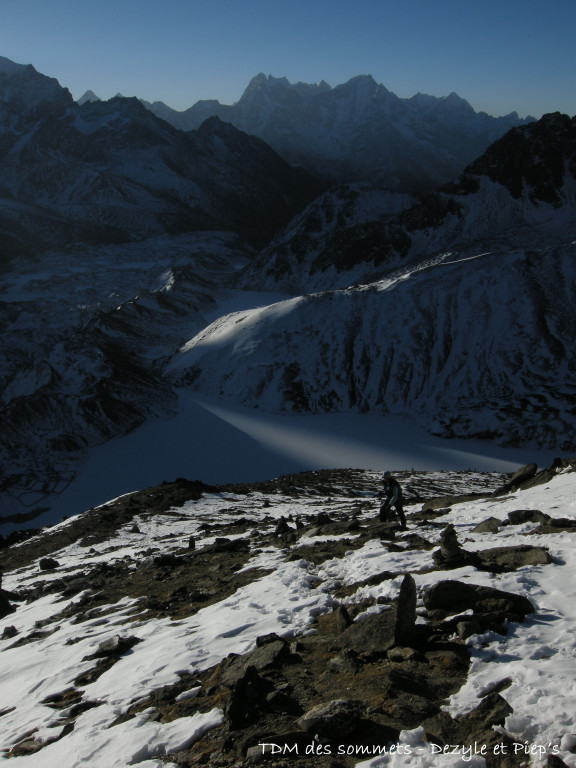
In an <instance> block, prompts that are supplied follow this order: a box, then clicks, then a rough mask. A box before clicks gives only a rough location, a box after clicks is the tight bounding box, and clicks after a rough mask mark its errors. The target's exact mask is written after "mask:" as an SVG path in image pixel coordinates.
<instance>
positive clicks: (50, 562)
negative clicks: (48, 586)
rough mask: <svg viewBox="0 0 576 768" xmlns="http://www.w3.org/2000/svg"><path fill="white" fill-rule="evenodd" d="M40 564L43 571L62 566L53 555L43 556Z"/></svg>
mask: <svg viewBox="0 0 576 768" xmlns="http://www.w3.org/2000/svg"><path fill="white" fill-rule="evenodd" d="M39 565H40V570H41V571H53V570H54V569H55V568H59V567H60V563H59V562H58V560H55V559H54V558H53V557H43V558H42V559H41V560H40V563H39Z"/></svg>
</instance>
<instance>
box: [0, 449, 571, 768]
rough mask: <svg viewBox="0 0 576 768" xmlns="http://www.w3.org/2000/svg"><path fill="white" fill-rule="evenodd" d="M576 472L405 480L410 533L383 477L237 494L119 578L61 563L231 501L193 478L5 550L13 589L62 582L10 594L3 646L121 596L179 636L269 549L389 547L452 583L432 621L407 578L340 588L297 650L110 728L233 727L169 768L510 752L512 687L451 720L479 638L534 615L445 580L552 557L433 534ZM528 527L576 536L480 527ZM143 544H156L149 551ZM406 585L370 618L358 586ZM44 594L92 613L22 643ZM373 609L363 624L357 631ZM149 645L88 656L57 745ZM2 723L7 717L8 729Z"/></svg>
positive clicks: (19, 537)
mask: <svg viewBox="0 0 576 768" xmlns="http://www.w3.org/2000/svg"><path fill="white" fill-rule="evenodd" d="M570 466H576V462H575V461H572V463H571V462H569V461H558V462H557V463H556V464H555V466H553V467H551V468H549V469H548V470H544V471H543V472H536V467H535V466H531V467H528V468H524V470H523V471H522V472H521V473H517V475H516V476H514V477H510V476H507V475H500V474H478V473H465V472H464V473H430V474H427V473H415V474H414V475H412V474H411V473H408V472H406V473H399V475H398V477H399V480H400V481H401V483H402V485H403V487H404V489H405V494H406V502H407V511H408V515H407V521H408V531H406V532H404V531H400V529H399V526H398V524H397V523H396V521H394V520H392V521H389V522H380V520H379V517H378V507H379V502H378V491H379V477H378V475H376V474H375V473H370V472H363V471H355V470H334V471H321V472H310V473H302V474H299V475H292V476H288V477H283V478H279V479H277V480H274V481H270V482H266V483H254V484H250V485H242V486H226V487H225V491H226V493H227V494H231V493H233V494H236V495H237V496H238V497H239V498H240V499H241V501H240V502H237V503H235V505H234V507H233V509H220V510H219V511H218V512H217V513H215V514H214V515H213V516H212V517H211V518H210V519H208V518H206V519H205V522H203V524H202V526H200V530H196V531H195V534H194V535H193V536H192V535H191V536H190V537H189V538H188V539H187V540H186V541H183V540H182V537H179V538H176V537H175V535H171V534H168V535H166V536H165V537H164V540H160V539H156V540H154V541H153V542H152V543H151V546H143V548H142V550H140V551H138V553H137V555H136V556H134V557H125V558H124V559H122V560H117V559H114V557H113V551H110V558H109V562H99V563H98V564H96V565H92V566H90V565H87V566H86V567H85V568H83V569H82V570H81V571H78V570H77V569H76V570H74V571H73V572H65V570H63V569H62V567H61V564H60V563H59V562H58V560H57V559H56V557H55V555H57V553H58V552H60V551H62V549H63V548H65V547H66V546H68V545H70V544H72V543H78V544H80V545H81V546H82V547H85V548H86V552H87V553H90V552H91V551H93V548H94V547H96V546H97V545H99V544H101V543H102V542H107V541H113V539H114V535H115V533H116V532H117V531H118V530H120V529H121V528H124V529H126V528H128V529H130V531H131V533H132V534H134V536H135V537H138V535H139V533H140V528H139V525H140V526H142V521H146V520H149V519H152V518H161V517H175V518H177V517H178V515H179V512H178V510H179V508H180V507H182V505H183V504H184V503H186V502H188V501H190V500H193V499H199V498H201V496H202V495H203V494H207V493H218V492H219V491H222V490H223V489H222V488H217V487H208V486H205V485H203V484H202V483H200V482H191V481H187V480H182V479H180V480H177V481H175V482H173V483H164V484H163V485H161V486H158V487H156V488H151V489H146V490H145V491H141V492H138V493H134V494H129V495H127V496H124V497H121V498H119V499H117V500H115V501H112V502H110V503H109V504H106V505H104V506H103V507H99V508H97V509H94V510H90V511H88V512H86V513H85V514H83V515H80V516H78V517H77V518H74V519H73V520H72V521H70V523H69V524H68V525H67V526H65V527H56V528H55V529H54V530H51V529H46V530H44V531H42V532H41V533H40V534H39V535H33V536H32V535H31V534H25V533H20V534H13V535H12V536H11V537H10V538H9V539H5V540H3V541H2V545H3V546H2V550H1V552H0V555H1V557H0V562H1V563H2V566H3V569H4V571H5V573H10V572H14V571H17V570H19V569H23V568H25V567H26V566H28V565H30V564H31V563H35V562H37V563H38V568H39V571H40V572H42V573H43V574H45V575H48V574H49V575H50V578H49V579H46V578H40V575H39V576H38V578H37V579H36V580H30V579H28V580H27V581H26V583H25V584H23V586H22V588H21V589H20V590H19V591H18V592H16V593H14V592H12V593H11V592H6V591H2V592H1V595H0V614H1V615H2V617H3V634H2V640H3V645H4V647H7V643H8V642H10V646H13V645H24V644H28V643H34V642H38V641H39V640H42V638H44V637H46V636H47V635H49V634H50V633H51V632H52V631H54V630H53V628H52V627H53V625H54V624H55V622H57V621H59V620H62V618H63V617H64V616H66V617H67V618H68V619H70V620H72V621H74V622H77V623H78V624H79V625H81V624H82V622H83V621H84V620H86V619H87V618H88V617H90V618H93V617H97V616H101V615H105V614H106V612H107V611H109V610H110V606H111V605H113V604H115V603H116V602H117V601H118V600H120V599H122V598H125V597H129V598H132V599H134V600H136V601H137V605H138V617H139V618H140V619H141V618H142V615H145V616H149V617H151V618H152V617H169V618H171V619H172V620H174V621H178V620H181V619H184V618H185V617H188V616H190V615H192V614H195V613H197V612H198V611H199V610H200V609H202V608H204V607H206V606H209V605H211V604H215V603H218V602H219V601H221V600H223V599H224V598H226V597H227V596H230V595H232V594H234V593H235V591H236V590H238V589H239V588H240V587H242V586H244V585H246V584H247V583H249V582H250V581H252V580H256V579H258V578H260V577H261V576H262V575H263V574H264V573H265V570H263V568H262V567H254V568H250V569H246V568H245V566H246V564H247V563H248V562H249V561H250V560H251V559H252V558H253V557H254V555H255V554H257V553H258V552H259V551H260V550H262V549H264V548H266V547H275V548H278V549H279V550H280V551H281V552H282V554H283V556H284V558H285V561H286V562H287V563H288V562H290V561H293V560H301V559H304V560H307V561H309V562H311V563H314V564H316V565H319V564H321V563H324V562H327V561H330V560H331V559H333V558H343V557H345V554H346V553H347V552H350V551H351V550H355V549H359V548H361V547H363V546H364V545H366V543H367V542H370V541H371V540H376V541H380V542H384V543H385V544H386V546H387V547H388V550H389V551H390V552H394V551H400V550H402V551H407V550H419V551H422V550H426V551H429V552H430V558H429V560H428V565H427V568H429V569H430V570H434V569H438V570H442V571H447V575H446V578H445V579H443V580H441V581H439V582H438V583H436V584H435V585H434V586H433V587H431V588H429V589H428V590H427V591H426V593H425V594H424V595H423V596H421V597H422V599H423V608H419V609H418V610H417V594H416V587H415V583H414V579H413V577H412V575H411V574H410V573H408V572H407V573H405V574H399V573H398V572H394V571H383V572H381V573H378V574H375V575H372V576H371V577H370V578H369V579H367V580H365V582H357V583H353V584H345V585H344V584H341V583H340V584H339V583H333V584H330V585H327V588H329V589H330V594H331V598H332V605H333V610H332V611H331V612H329V613H323V614H322V615H319V616H318V617H317V618H316V620H315V623H314V624H313V625H312V626H311V627H308V629H307V630H306V631H305V632H304V633H302V634H301V635H300V636H291V637H289V638H287V637H281V636H279V635H277V634H274V633H273V634H270V635H266V636H261V637H258V639H257V641H256V646H255V647H254V648H253V649H252V650H250V651H249V652H248V653H245V654H240V655H239V654H231V655H229V656H228V657H226V658H224V659H223V660H222V661H221V662H220V663H219V664H217V665H215V666H212V667H210V668H209V669H204V670H202V671H200V672H196V671H191V672H188V673H186V672H183V673H182V674H181V675H180V679H179V681H178V682H176V683H174V684H173V685H168V686H162V687H160V688H157V689H156V690H153V691H152V692H151V693H150V694H149V695H148V696H147V697H146V698H145V699H140V700H138V701H136V702H134V703H132V704H131V705H130V706H129V707H127V708H126V711H125V712H123V713H122V714H121V715H120V716H119V717H118V720H117V722H116V723H115V725H120V724H121V723H122V722H126V721H128V720H130V719H131V718H134V717H136V716H137V715H138V714H141V713H142V712H144V711H150V712H151V715H150V717H151V718H153V719H155V720H157V721H159V722H165V723H167V722H170V721H173V720H175V719H177V718H182V717H186V716H190V715H193V714H195V713H198V712H209V711H211V710H213V709H214V708H219V709H221V710H222V711H223V712H224V714H225V718H224V722H223V724H222V725H220V726H219V727H216V728H213V729H211V730H209V731H207V732H206V733H205V734H204V735H203V736H202V737H201V738H200V739H199V740H198V741H196V742H195V743H194V744H193V745H191V746H189V747H187V748H185V749H182V750H180V751H178V752H172V753H170V752H169V753H167V754H165V755H163V756H162V759H163V760H164V761H165V762H166V763H167V764H171V763H175V764H177V765H179V766H182V767H183V768H186V767H188V768H192V766H199V765H210V766H236V768H240V767H242V768H248V767H249V766H253V765H257V764H260V763H265V764H267V765H270V766H274V767H275V768H281V767H282V766H292V765H295V764H297V765H299V766H302V768H308V766H310V767H312V766H318V767H324V766H325V767H326V768H328V767H330V768H337V767H338V766H342V767H343V766H351V765H354V764H355V763H356V762H358V761H359V760H361V759H366V758H367V757H371V756H373V755H372V753H371V752H370V750H371V749H372V747H373V745H393V744H395V743H397V741H398V738H399V735H400V732H401V731H403V730H410V729H413V728H416V727H418V726H423V727H424V730H425V738H426V741H428V742H429V743H435V744H438V745H439V746H441V747H444V746H445V745H450V744H459V745H462V744H474V743H477V744H487V745H494V744H495V743H496V741H498V743H505V742H506V736H503V735H502V734H501V733H498V734H497V733H496V732H495V730H494V726H498V725H503V723H504V720H505V718H506V717H507V716H508V715H509V714H510V713H511V708H510V706H509V704H508V703H507V702H506V700H505V699H504V698H503V697H502V696H501V695H500V694H501V693H502V691H504V690H505V689H506V688H507V686H509V685H510V683H511V681H510V680H508V679H506V678H504V679H502V680H501V681H500V682H499V683H498V684H497V685H495V686H493V687H492V688H491V689H490V690H486V691H485V692H484V695H483V697H482V698H481V700H480V701H479V703H478V706H477V707H476V709H475V710H473V711H472V712H469V713H468V714H466V715H462V716H456V717H452V716H451V715H449V714H448V713H447V712H446V711H445V709H443V705H444V704H445V703H446V701H447V699H448V697H449V696H450V695H451V694H452V693H454V692H455V691H457V690H458V689H459V688H460V687H461V686H462V685H463V683H464V682H465V680H466V677H467V674H468V668H469V663H470V653H469V649H468V646H467V644H466V640H467V638H468V637H470V636H471V635H474V634H477V633H482V632H485V631H489V630H492V631H495V632H499V633H501V634H505V633H506V627H507V625H508V624H509V622H522V621H523V620H524V619H525V617H526V616H527V615H529V614H531V613H532V612H533V611H534V607H533V605H532V604H531V603H530V601H529V600H528V599H527V598H526V597H524V596H521V595H516V594H512V593H510V592H506V591H502V590H496V589H493V588H490V587H478V586H477V587H474V586H472V585H469V584H463V583H461V582H459V581H457V580H453V579H450V575H449V572H450V570H452V569H455V568H458V567H460V566H462V565H463V564H467V565H472V566H473V567H474V568H476V569H478V570H480V571H482V570H483V571H489V572H491V573H506V572H510V571H513V570H515V569H518V568H520V567H524V566H526V565H542V564H546V563H548V562H550V561H551V558H550V554H549V552H548V550H547V548H546V547H544V546H534V545H533V544H531V542H530V537H529V536H527V537H526V544H525V545H522V546H512V547H511V546H502V547H495V548H491V549H483V550H482V551H478V552H476V551H473V550H472V549H469V548H467V546H466V542H460V541H459V540H458V537H457V534H456V531H455V530H454V528H453V526H451V525H448V526H447V525H446V523H442V522H437V519H438V518H440V517H442V516H443V515H445V514H446V510H447V508H449V507H450V505H451V504H455V503H458V502H459V501H463V500H465V499H474V498H482V497H491V498H495V499H496V498H498V497H499V496H502V495H504V494H506V493H507V492H508V491H510V490H515V489H517V488H520V487H529V486H530V485H531V484H537V483H545V482H548V481H549V480H550V478H551V477H553V476H554V474H555V472H556V470H557V469H558V468H559V467H570ZM279 496H282V498H287V497H288V498H292V499H294V500H297V501H298V509H299V511H300V514H299V515H298V516H286V517H284V516H283V517H280V518H278V516H275V515H274V514H273V510H274V506H275V501H276V499H277V498H278V497H279ZM255 506H257V507H258V509H259V512H260V517H259V522H258V525H257V526H255V523H254V518H253V516H252V514H251V513H252V512H253V511H254V508H255ZM268 511H269V514H268ZM224 513H225V514H224ZM521 520H530V521H531V522H533V523H536V524H537V525H538V528H537V530H538V532H539V533H546V532H550V533H553V532H557V531H559V530H574V531H576V526H575V524H574V523H573V522H572V521H570V520H566V519H562V518H554V517H551V516H550V515H547V514H543V513H540V512H537V511H536V510H522V509H518V510H516V511H515V512H514V513H509V515H508V519H507V520H505V521H504V522H502V520H497V519H495V518H490V519H486V520H479V521H478V529H477V530H478V531H482V530H486V531H490V532H491V533H497V532H498V530H499V529H503V528H504V527H505V526H506V525H508V524H514V523H517V522H519V521H521ZM434 533H436V535H432V534H434ZM424 534H426V535H424ZM203 539H205V540H209V542H210V543H205V542H203ZM142 540H143V544H147V543H150V542H149V541H148V539H145V537H144V536H143V537H142ZM399 576H403V579H402V583H401V588H400V592H399V595H398V597H397V598H395V599H390V600H388V599H386V598H381V597H380V598H378V599H377V601H376V602H377V605H374V599H373V598H370V597H368V598H362V597H361V596H362V587H365V586H366V587H370V586H375V585H378V584H381V583H384V582H386V581H387V580H391V579H397V578H398V577H399ZM49 593H57V594H61V595H62V596H63V597H71V596H75V595H81V597H80V598H79V599H77V600H75V601H73V602H70V603H68V604H67V607H66V608H65V609H64V610H63V612H62V613H61V614H59V615H57V616H54V617H52V618H51V619H50V620H49V621H47V622H46V623H45V624H44V625H43V626H39V627H36V628H35V631H34V632H32V633H29V634H28V635H27V636H22V635H20V634H19V633H18V631H17V630H16V628H15V627H14V626H13V625H12V624H11V623H10V622H11V616H12V615H13V614H14V613H15V611H17V606H18V604H19V603H22V602H23V601H33V600H36V599H38V598H39V597H40V596H42V595H45V594H49ZM354 596H356V597H354ZM351 597H354V599H353V600H351ZM367 609H368V614H367V615H366V616H365V617H363V618H362V620H360V621H357V622H356V621H354V619H355V618H356V616H358V615H359V614H361V613H365V612H366V610H367ZM370 609H372V611H370ZM0 626H2V625H0ZM138 642H139V639H138V637H137V636H135V635H132V634H130V632H129V631H126V632H125V633H123V634H122V635H118V636H115V637H113V638H110V640H109V641H107V642H106V643H102V644H101V645H100V647H99V648H98V650H97V651H96V652H95V653H94V654H93V665H92V667H91V669H90V670H89V671H87V672H85V673H83V674H82V675H80V676H79V677H78V678H77V679H76V680H74V682H73V685H71V686H70V687H69V688H67V689H65V690H62V691H60V692H59V693H57V694H55V695H54V696H52V697H51V698H50V700H46V701H45V702H43V703H44V704H45V706H46V707H50V708H52V709H54V710H55V711H56V712H58V711H62V712H63V715H62V718H61V722H60V724H61V725H62V726H63V728H62V729H61V731H60V733H59V735H58V737H57V738H58V739H61V738H64V737H65V736H66V734H67V733H70V732H71V731H72V730H73V729H74V725H75V721H76V719H77V718H78V717H79V716H80V715H81V714H82V712H85V711H86V710H88V709H90V708H92V707H97V706H99V702H98V701H93V700H91V699H90V698H89V696H85V690H84V688H85V686H87V685H89V684H90V683H92V682H94V681H95V680H97V679H98V678H99V677H100V676H101V675H102V674H103V673H104V672H106V671H108V670H109V669H111V668H112V667H113V666H114V665H116V664H117V663H118V662H119V661H120V660H121V659H122V657H123V655H124V654H126V653H127V652H129V651H130V649H131V648H133V647H134V646H135V645H136V644H137V643H138ZM190 691H193V692H194V693H193V694H190ZM4 714H5V711H4V710H1V711H0V725H1V718H2V716H3V715H4ZM263 745H267V746H263ZM45 746H46V742H45V741H44V742H39V741H38V740H37V739H35V736H34V733H30V734H25V735H24V737H23V738H22V739H21V740H20V741H19V742H18V743H15V744H12V745H10V748H9V750H8V751H7V753H6V756H8V757H17V756H19V755H29V754H31V753H34V752H37V751H40V750H41V749H43V748H44V747H45ZM492 752H493V750H489V751H488V754H487V756H486V761H487V765H488V766H489V768H492V766H494V767H495V766H501V767H503V768H512V767H513V766H514V767H515V766H520V765H522V764H523V763H524V761H525V760H526V757H525V755H522V754H513V752H512V750H510V751H509V752H508V754H506V755H501V754H500V755H494V754H492ZM547 765H549V766H550V768H558V766H562V765H565V763H563V762H562V760H560V758H559V757H557V756H554V755H550V756H549V757H548V763H547Z"/></svg>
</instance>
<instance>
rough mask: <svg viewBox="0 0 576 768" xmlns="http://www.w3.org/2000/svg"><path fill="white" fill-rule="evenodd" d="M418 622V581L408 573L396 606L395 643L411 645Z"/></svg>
mask: <svg viewBox="0 0 576 768" xmlns="http://www.w3.org/2000/svg"><path fill="white" fill-rule="evenodd" d="M415 624H416V582H415V581H414V578H413V577H412V576H411V575H410V574H409V573H407V574H406V575H405V576H404V578H403V579H402V584H401V586H400V594H399V595H398V602H397V606H396V624H395V627H394V643H395V645H410V640H411V638H412V635H413V634H414V626H415Z"/></svg>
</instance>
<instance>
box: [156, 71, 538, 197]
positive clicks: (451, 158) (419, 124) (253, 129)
mask: <svg viewBox="0 0 576 768" xmlns="http://www.w3.org/2000/svg"><path fill="white" fill-rule="evenodd" d="M144 103H145V104H146V106H147V107H148V109H150V110H151V111H152V112H154V113H155V114H156V115H158V116H159V117H161V118H162V119H164V120H166V121H167V122H169V123H171V124H172V125H174V126H177V127H178V128H181V129H182V130H191V129H195V128H197V127H198V126H199V125H201V123H202V122H203V121H204V120H206V118H208V117H210V116H212V115H217V116H218V117H220V118H221V119H222V120H224V121H226V122H229V123H231V124H232V125H234V126H236V127H237V128H239V129H240V130H242V131H245V132H246V133H249V134H253V135H254V136H258V137H259V138H261V139H263V140H264V141H266V143H268V144H269V145H270V146H271V147H273V148H274V149H275V150H276V151H277V152H279V153H280V154H281V155H282V157H284V158H285V159H286V160H287V161H288V162H289V163H291V164H292V165H296V166H302V167H304V168H307V169H308V170H310V171H312V172H314V173H315V174H317V175H319V176H321V177H322V178H324V179H327V180H329V181H330V182H331V183H332V184H342V183H351V182H371V183H377V184H378V185H380V186H383V187H385V188H387V189H393V190H397V191H401V192H422V191H424V190H430V189H433V188H435V187H437V186H438V185H439V184H442V183H444V182H447V181H451V180H452V179H453V178H455V177H456V176H457V175H458V174H459V173H460V172H461V171H462V170H463V168H464V166H465V165H467V164H468V163H469V162H471V161H472V160H474V159H476V158H477V157H478V156H479V155H480V154H482V152H483V151H484V150H485V149H486V148H487V147H488V145H489V144H491V143H492V142H493V141H495V140H496V139H498V138H500V136H502V135H503V134H504V133H506V131H508V130H509V129H510V128H512V127H514V126H517V125H522V124H525V123H528V122H530V121H531V120H532V119H533V118H526V120H521V119H520V118H519V117H518V115H517V114H516V113H514V112H513V113H511V114H510V115H507V116H506V117H501V118H494V117H490V116H489V115H487V114H485V113H482V112H480V113H477V112H475V111H474V110H473V109H472V107H471V106H470V104H468V102H467V101H465V100H464V99H462V98H460V97H459V96H457V95H456V94H455V93H451V94H450V95H449V96H446V97H443V98H437V97H434V96H427V95H425V94H421V93H419V94H416V95H415V96H413V97H412V98H410V99H401V98H399V97H398V96H396V95H395V94H394V93H392V92H391V91H389V90H388V89H387V88H385V87H384V86H383V85H381V84H378V83H376V81H375V80H374V78H373V77H371V76H370V75H361V76H358V77H355V78H352V79H351V80H349V81H348V82H347V83H343V84H342V85H338V86H336V87H335V88H331V87H330V86H329V85H328V84H327V83H325V82H321V83H319V84H317V85H310V84H306V83H296V84H292V83H290V82H288V80H287V79H286V78H275V77H272V76H266V75H264V74H259V75H257V76H256V77H254V78H253V79H252V80H251V82H250V83H249V85H248V87H247V88H246V90H245V91H244V93H243V95H242V97H241V98H240V100H239V101H238V102H237V103H236V104H234V105H231V106H229V105H223V104H220V103H219V102H218V101H215V100H211V101H210V100H209V101H200V102H198V103H197V104H194V105H193V106H192V107H190V108H189V109H187V110H185V111H184V112H176V111H175V110H173V109H170V108H169V107H167V106H166V105H165V104H163V103H162V102H155V103H154V104H150V103H148V102H144Z"/></svg>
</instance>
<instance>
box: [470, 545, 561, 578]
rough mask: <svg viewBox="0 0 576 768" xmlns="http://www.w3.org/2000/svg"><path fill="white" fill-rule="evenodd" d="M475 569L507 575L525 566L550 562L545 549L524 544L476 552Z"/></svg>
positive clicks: (549, 556) (548, 554) (548, 553)
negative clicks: (476, 561)
mask: <svg viewBox="0 0 576 768" xmlns="http://www.w3.org/2000/svg"><path fill="white" fill-rule="evenodd" d="M477 556H478V560H479V562H478V563H477V566H476V567H477V568H478V569H480V570H482V571H490V572H491V573H508V572H509V571H516V570H518V568H523V567H524V566H527V565H547V564H548V563H551V562H552V557H551V555H550V552H549V551H548V549H547V548H546V547H531V546H529V545H528V544H524V545H521V546H517V547H495V548H494V549H484V550H483V551H481V552H477Z"/></svg>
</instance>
